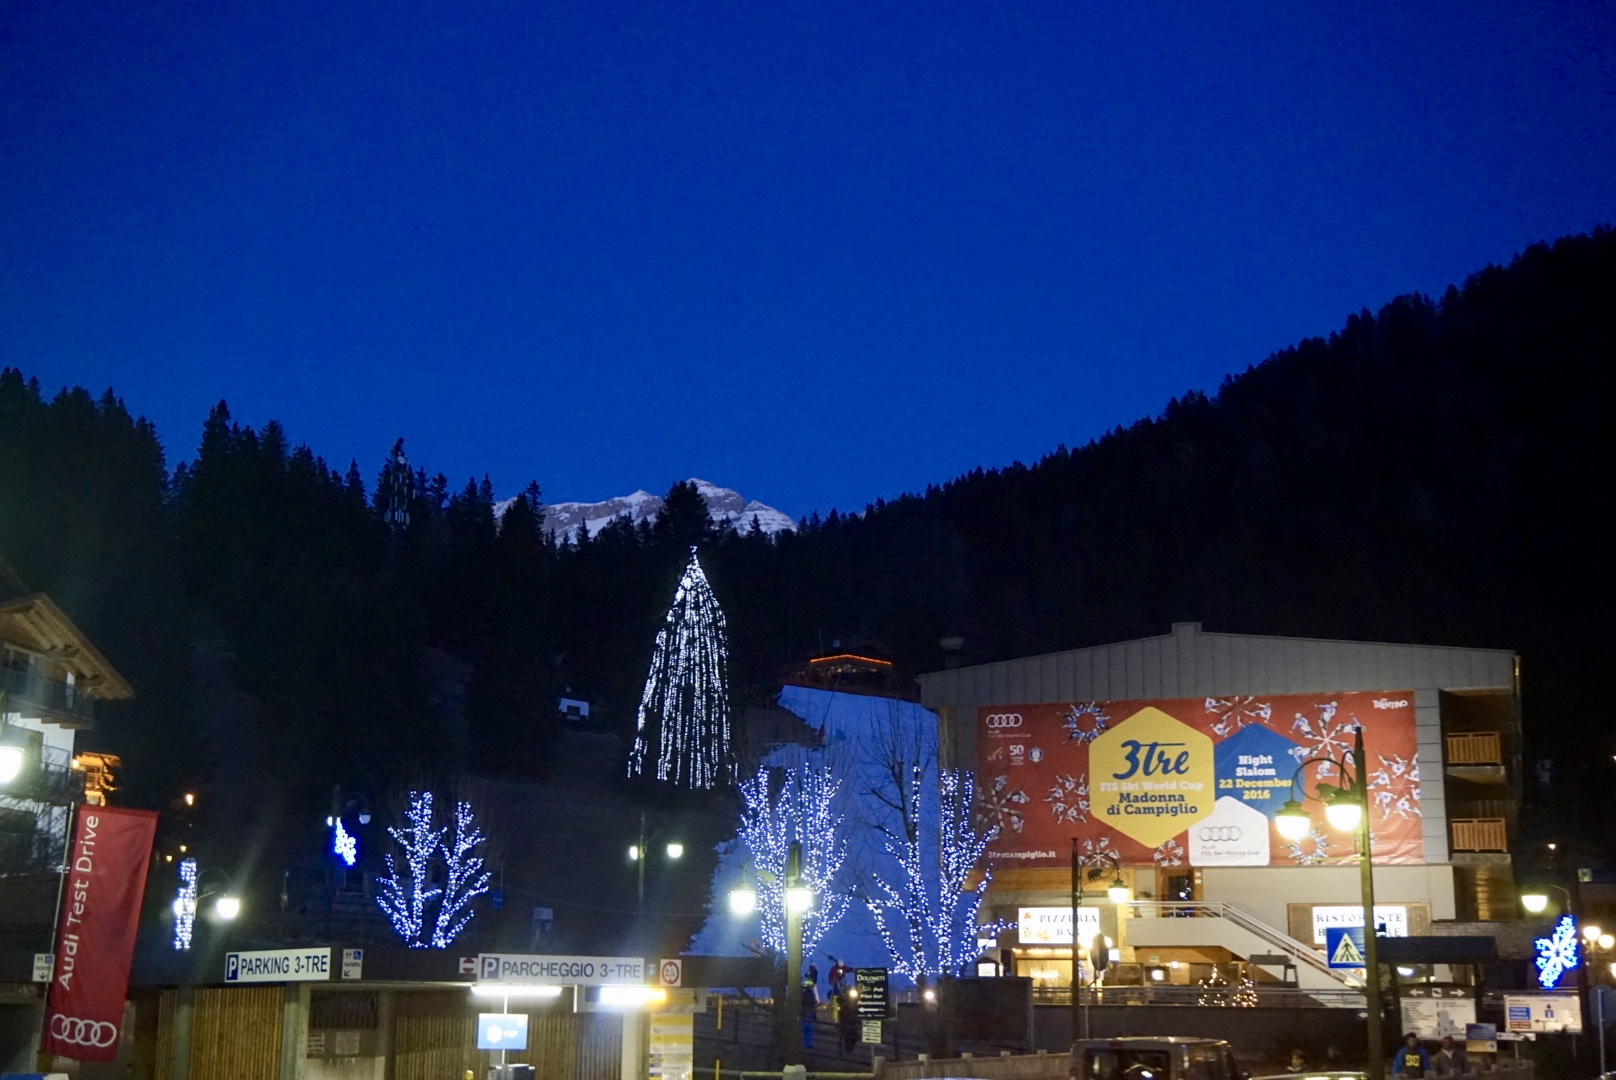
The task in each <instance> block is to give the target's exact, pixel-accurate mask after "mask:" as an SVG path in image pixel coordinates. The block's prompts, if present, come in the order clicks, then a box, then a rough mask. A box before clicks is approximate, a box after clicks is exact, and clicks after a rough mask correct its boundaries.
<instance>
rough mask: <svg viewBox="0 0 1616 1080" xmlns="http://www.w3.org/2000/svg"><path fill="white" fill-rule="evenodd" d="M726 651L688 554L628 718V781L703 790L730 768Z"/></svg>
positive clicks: (714, 607) (708, 595) (710, 599)
mask: <svg viewBox="0 0 1616 1080" xmlns="http://www.w3.org/2000/svg"><path fill="white" fill-rule="evenodd" d="M728 665H729V647H728V644H727V643H726V640H725V631H724V612H723V610H722V609H721V608H719V606H718V600H717V599H716V598H715V597H714V596H713V590H712V587H711V586H710V585H708V584H707V576H706V575H705V574H703V573H702V570H701V563H700V562H699V561H697V559H696V549H695V548H691V549H690V562H689V563H688V564H687V565H686V566H685V572H684V576H683V577H681V578H680V579H679V588H678V589H677V590H676V591H675V592H674V595H673V604H672V606H670V607H669V608H668V613H667V615H666V616H665V617H664V618H663V621H662V629H661V630H659V631H657V637H656V646H655V648H654V649H653V651H652V653H651V670H650V672H649V673H648V674H647V675H646V678H645V690H644V692H643V693H642V694H641V696H640V710H639V715H638V717H637V718H636V725H637V731H636V734H635V737H634V749H633V751H632V752H631V753H630V755H629V761H628V774H629V775H630V776H643V775H644V774H645V773H646V772H647V771H648V770H649V768H650V764H649V762H648V760H647V759H648V758H652V757H654V758H655V761H656V778H657V779H658V780H665V781H668V782H669V783H673V784H678V785H680V786H682V787H687V788H711V787H714V786H716V785H718V784H719V783H721V782H723V780H724V779H725V777H726V774H727V773H728V770H729V768H730V747H729V738H730V732H729V673H728Z"/></svg>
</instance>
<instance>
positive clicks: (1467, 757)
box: [1448, 731, 1504, 765]
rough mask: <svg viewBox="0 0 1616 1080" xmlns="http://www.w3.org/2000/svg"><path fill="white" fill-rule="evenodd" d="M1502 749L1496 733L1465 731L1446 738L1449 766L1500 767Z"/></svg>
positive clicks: (1502, 761)
mask: <svg viewBox="0 0 1616 1080" xmlns="http://www.w3.org/2000/svg"><path fill="white" fill-rule="evenodd" d="M1503 763H1504V756H1503V749H1502V747H1501V746H1500V745H1499V739H1498V732H1496V731H1466V732H1461V733H1459V734H1457V735H1449V736H1448V764H1449V765H1502V764H1503Z"/></svg>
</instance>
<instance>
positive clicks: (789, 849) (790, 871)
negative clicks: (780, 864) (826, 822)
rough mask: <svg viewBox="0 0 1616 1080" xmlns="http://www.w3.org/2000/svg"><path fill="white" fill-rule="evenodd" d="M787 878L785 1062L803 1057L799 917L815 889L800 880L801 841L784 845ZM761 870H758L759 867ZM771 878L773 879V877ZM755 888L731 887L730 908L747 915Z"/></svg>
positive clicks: (752, 905) (755, 899)
mask: <svg viewBox="0 0 1616 1080" xmlns="http://www.w3.org/2000/svg"><path fill="white" fill-rule="evenodd" d="M785 871H786V879H785V881H784V882H783V885H784V888H783V890H782V895H781V899H782V901H783V903H782V905H781V906H782V907H784V908H785V912H784V914H785V923H786V987H785V993H786V1000H785V1006H786V1008H785V1014H786V1029H785V1031H784V1032H783V1033H782V1035H781V1041H780V1045H781V1048H782V1049H783V1051H784V1056H785V1063H786V1064H787V1065H796V1064H798V1063H799V1062H800V1061H801V1058H802V919H803V916H804V915H806V914H807V913H808V912H809V910H811V909H812V908H813V906H814V891H813V890H812V889H811V888H809V887H808V886H807V885H806V884H805V883H804V882H803V880H802V842H801V841H800V840H793V841H791V843H790V844H788V845H787V846H786V865H785ZM760 873H761V871H760ZM770 880H773V879H772V878H771V879H770ZM757 905H758V896H757V891H756V890H755V889H752V888H751V887H749V886H746V885H743V886H741V887H740V888H738V889H732V890H730V894H729V910H730V912H731V913H732V914H735V915H738V916H743V917H744V916H747V915H750V914H752V912H754V911H756V910H757Z"/></svg>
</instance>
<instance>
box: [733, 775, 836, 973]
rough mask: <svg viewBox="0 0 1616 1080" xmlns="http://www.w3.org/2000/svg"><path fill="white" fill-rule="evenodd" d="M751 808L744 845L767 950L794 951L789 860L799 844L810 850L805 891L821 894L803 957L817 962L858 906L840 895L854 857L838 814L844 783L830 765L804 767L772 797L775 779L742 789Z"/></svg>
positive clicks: (807, 924)
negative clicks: (831, 934) (789, 937)
mask: <svg viewBox="0 0 1616 1080" xmlns="http://www.w3.org/2000/svg"><path fill="white" fill-rule="evenodd" d="M739 787H740V791H741V798H742V799H743V800H744V801H745V804H746V809H745V811H743V812H742V814H741V829H740V839H741V843H743V844H745V845H746V850H747V851H748V852H749V853H750V855H751V857H752V872H753V875H754V877H755V879H756V885H757V910H758V917H759V924H760V934H759V936H760V937H761V938H762V940H763V944H764V945H766V946H767V947H768V948H770V949H772V950H774V951H775V952H776V953H781V954H783V953H784V952H785V950H786V923H785V918H786V913H785V906H786V894H785V888H786V859H787V853H788V851H789V850H790V847H791V843H792V841H799V842H800V843H801V844H802V873H801V877H800V878H799V882H798V883H799V884H800V885H801V886H803V887H805V888H807V889H808V890H810V891H811V892H812V893H814V895H815V902H814V904H813V906H812V907H810V908H809V909H808V911H807V912H806V913H804V915H803V917H802V920H801V921H802V955H804V956H812V955H813V954H814V951H815V949H817V948H818V946H819V942H820V939H821V938H823V937H824V936H825V934H826V933H827V932H828V931H829V930H830V929H831V927H833V926H835V925H836V924H837V923H838V922H840V921H841V918H842V916H843V915H844V914H846V912H847V906H848V903H849V901H850V898H849V896H848V895H847V893H846V891H845V890H841V889H838V888H836V884H837V880H836V879H837V875H838V874H839V873H840V871H841V868H842V861H843V860H844V859H846V857H847V838H846V836H845V835H844V834H843V831H842V815H841V814H838V813H836V812H835V811H834V810H833V809H832V807H833V805H834V803H835V800H836V794H837V791H838V790H839V789H840V787H841V784H840V782H839V781H838V780H837V779H836V778H835V776H834V775H832V773H831V770H830V768H829V767H828V766H820V767H815V766H812V765H809V764H808V763H807V762H802V763H800V764H798V765H796V766H794V767H792V768H790V769H788V770H786V773H785V777H784V780H783V781H782V783H781V784H780V788H779V790H778V791H771V790H770V784H769V772H768V770H767V769H759V770H758V772H757V775H756V776H754V777H753V778H752V779H750V780H747V781H745V782H743V783H741V784H740V785H739Z"/></svg>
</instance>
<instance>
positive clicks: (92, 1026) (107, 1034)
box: [50, 1013, 118, 1047]
mask: <svg viewBox="0 0 1616 1080" xmlns="http://www.w3.org/2000/svg"><path fill="white" fill-rule="evenodd" d="M50 1033H51V1036H52V1037H53V1038H55V1039H59V1040H61V1041H62V1042H65V1043H67V1044H68V1045H70V1046H97V1047H101V1046H111V1045H112V1044H113V1043H115V1042H117V1041H118V1025H117V1024H114V1023H112V1022H111V1021H108V1020H81V1019H79V1018H78V1017H77V1016H63V1015H61V1014H60V1013H57V1014H56V1015H55V1016H53V1017H51V1022H50Z"/></svg>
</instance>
